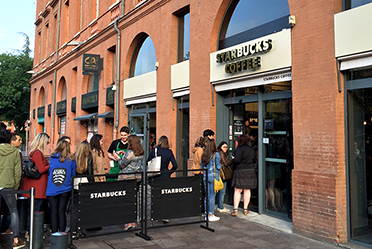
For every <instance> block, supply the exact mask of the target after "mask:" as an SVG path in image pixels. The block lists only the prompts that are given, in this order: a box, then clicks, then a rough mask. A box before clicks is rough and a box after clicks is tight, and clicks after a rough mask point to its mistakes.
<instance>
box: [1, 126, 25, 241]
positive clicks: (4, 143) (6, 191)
mask: <svg viewBox="0 0 372 249" xmlns="http://www.w3.org/2000/svg"><path fill="white" fill-rule="evenodd" d="M11 138H12V134H11V133H10V131H8V130H2V131H1V132H0V197H1V198H2V199H4V201H5V203H6V204H7V206H8V208H9V211H10V217H11V226H12V229H13V248H21V247H24V246H25V245H26V243H25V242H23V241H22V240H20V239H19V238H18V233H19V216H18V210H17V200H16V194H15V190H18V187H19V182H20V180H21V175H22V169H21V158H20V156H19V150H18V148H17V147H15V146H13V145H11V144H10V140H11Z"/></svg>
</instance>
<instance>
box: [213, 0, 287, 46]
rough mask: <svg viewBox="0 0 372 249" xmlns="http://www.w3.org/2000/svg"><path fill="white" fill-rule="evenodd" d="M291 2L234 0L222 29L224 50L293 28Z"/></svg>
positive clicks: (221, 36) (221, 35)
mask: <svg viewBox="0 0 372 249" xmlns="http://www.w3.org/2000/svg"><path fill="white" fill-rule="evenodd" d="M288 17H289V5H288V1H287V0H266V1H260V0H244V1H239V0H232V1H231V3H230V5H229V7H228V9H227V11H226V13H225V17H224V20H223V22H222V25H221V29H220V39H219V48H218V49H223V48H227V47H231V46H234V45H236V44H240V43H243V42H246V41H250V40H253V39H256V38H259V37H262V36H265V35H268V34H272V33H274V32H277V31H281V30H282V29H285V28H289V27H290V26H289V21H288Z"/></svg>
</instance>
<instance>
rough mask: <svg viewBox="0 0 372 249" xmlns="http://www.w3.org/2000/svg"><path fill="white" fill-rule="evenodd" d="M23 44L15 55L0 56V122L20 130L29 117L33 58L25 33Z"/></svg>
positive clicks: (4, 54)
mask: <svg viewBox="0 0 372 249" xmlns="http://www.w3.org/2000/svg"><path fill="white" fill-rule="evenodd" d="M20 34H21V35H23V36H24V37H25V44H24V46H23V48H22V50H18V51H17V53H12V54H11V53H3V54H0V120H1V121H10V122H12V123H13V124H14V125H15V127H16V129H17V131H20V130H22V129H21V128H22V127H24V123H25V121H26V120H27V118H28V116H29V110H30V83H29V79H30V78H31V75H30V74H28V73H26V72H27V71H30V70H32V64H33V58H31V57H30V51H31V50H30V47H29V45H30V40H29V37H28V36H27V35H26V34H25V33H20Z"/></svg>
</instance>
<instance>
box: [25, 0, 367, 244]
mask: <svg viewBox="0 0 372 249" xmlns="http://www.w3.org/2000/svg"><path fill="white" fill-rule="evenodd" d="M362 2H363V3H360V2H358V1H354V0H343V1H298V0H288V1H287V0H280V1H278V0H276V1H268V2H267V1H265V2H264V3H263V2H262V1H253V0H251V1H248V0H241V1H238V0H213V1H207V0H205V1H194V0H177V1H174V0H143V1H139V0H122V1H120V0H119V1H114V0H110V1H109V0H107V1H102V0H96V1H86V0H76V1H69V0H53V1H47V0H39V1H37V20H36V22H35V25H36V41H35V44H36V45H35V58H34V68H33V70H34V71H35V74H33V77H32V78H31V80H30V83H31V88H32V93H31V113H32V116H31V128H30V140H31V141H32V139H33V137H35V136H36V134H38V133H40V132H43V131H44V132H47V133H48V134H49V135H50V136H51V140H52V143H51V146H54V145H55V142H56V141H57V139H58V138H59V137H60V136H62V135H69V136H71V138H72V145H73V146H74V147H75V148H76V145H77V144H79V143H80V142H81V141H82V140H84V139H87V138H88V139H89V138H90V136H91V135H93V134H94V133H100V134H103V136H104V139H105V144H104V146H105V147H106V148H107V147H108V146H109V144H110V142H111V141H112V140H113V139H116V138H118V136H119V135H118V133H119V132H118V131H119V129H120V127H121V126H124V125H127V126H128V127H130V128H131V131H132V132H133V133H135V134H137V135H139V136H140V137H141V139H142V141H143V145H144V146H145V148H146V147H147V146H149V143H150V137H151V136H155V137H156V138H159V137H160V136H161V135H166V136H168V137H169V139H170V142H171V147H172V150H173V151H174V152H175V155H176V157H177V161H178V162H179V165H180V168H181V169H184V170H186V169H187V167H188V165H189V164H190V162H191V161H192V153H191V148H192V147H193V145H194V142H195V141H196V139H197V138H198V137H199V136H201V134H202V132H203V130H204V129H206V128H211V129H213V130H215V131H216V138H217V143H219V142H220V141H222V140H225V141H228V143H229V146H230V151H231V152H233V151H234V149H235V142H236V138H237V137H238V136H239V135H240V134H244V133H248V132H250V131H253V132H257V134H258V139H257V147H258V159H259V168H258V180H259V186H258V188H257V190H254V191H253V195H252V202H251V206H252V209H253V210H255V211H257V212H258V213H267V214H269V215H272V216H273V217H279V218H282V219H291V220H292V222H293V231H294V232H297V233H301V234H305V235H308V236H310V237H314V238H318V239H322V240H328V241H331V242H337V243H339V242H344V241H348V240H352V241H356V242H358V243H359V242H360V243H367V244H370V243H372V242H371V241H372V240H371V237H370V236H369V235H368V234H369V233H370V232H371V228H369V224H370V221H371V220H370V218H371V215H372V207H371V206H372V176H371V174H372V172H371V170H370V169H369V168H370V167H369V166H372V165H371V164H372V159H371V156H370V155H371V153H370V152H372V150H371V149H372V147H371V143H372V141H370V140H371V138H372V130H371V128H370V125H371V122H372V113H371V110H372V109H371V105H372V101H370V100H372V99H370V98H371V97H370V96H372V95H371V94H370V89H371V88H372V74H371V68H372V55H371V53H372V44H371V43H370V40H371V38H372V32H371V31H370V30H371V29H370V28H369V27H368V23H370V21H372V17H371V15H370V14H369V13H371V12H372V2H371V1H370V0H366V1H362ZM51 150H52V147H51V148H49V151H51ZM370 150H371V151H370ZM146 153H148V151H147V150H146ZM225 200H226V202H228V203H231V202H232V189H231V187H230V186H229V188H228V191H227V195H226V198H225ZM370 205H371V206H370Z"/></svg>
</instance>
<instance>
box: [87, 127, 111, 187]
mask: <svg viewBox="0 0 372 249" xmlns="http://www.w3.org/2000/svg"><path fill="white" fill-rule="evenodd" d="M102 145H103V136H102V135H101V134H95V135H93V137H92V138H91V139H90V148H91V151H92V157H93V174H94V175H104V174H105V173H108V172H106V169H105V153H104V152H103V149H102ZM94 181H95V182H105V181H106V177H105V176H97V177H94Z"/></svg>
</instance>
